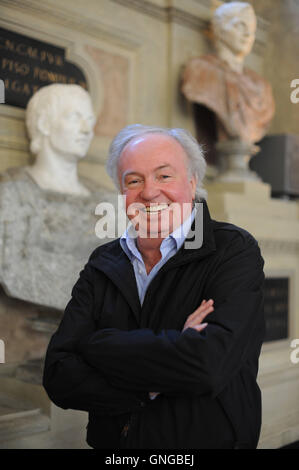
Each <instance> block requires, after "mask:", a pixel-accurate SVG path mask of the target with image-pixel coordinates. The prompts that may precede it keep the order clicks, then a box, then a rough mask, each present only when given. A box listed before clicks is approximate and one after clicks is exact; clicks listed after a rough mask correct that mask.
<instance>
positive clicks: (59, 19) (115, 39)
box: [1, 0, 142, 49]
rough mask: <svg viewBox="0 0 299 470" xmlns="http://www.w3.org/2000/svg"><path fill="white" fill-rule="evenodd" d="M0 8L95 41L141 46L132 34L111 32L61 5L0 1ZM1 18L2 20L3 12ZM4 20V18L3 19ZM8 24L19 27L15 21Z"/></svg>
mask: <svg viewBox="0 0 299 470" xmlns="http://www.w3.org/2000/svg"><path fill="white" fill-rule="evenodd" d="M1 6H2V7H3V6H4V7H8V8H9V10H11V11H12V10H18V11H20V12H22V13H25V14H27V15H28V14H30V15H32V16H35V17H40V18H41V19H42V20H43V21H45V20H46V21H49V22H53V23H55V24H58V25H61V26H63V27H64V28H69V29H73V30H75V31H80V32H83V33H85V34H88V35H89V36H91V37H94V38H96V39H99V38H103V39H107V38H108V39H109V41H111V42H112V43H115V44H118V45H124V44H125V45H126V46H127V47H130V48H132V49H137V48H139V47H140V46H141V45H142V44H141V42H140V38H137V37H135V36H134V33H133V32H132V31H130V33H126V32H125V31H123V30H120V29H118V28H117V27H114V28H113V30H111V27H110V26H107V25H106V24H104V23H102V22H101V20H100V19H99V18H96V19H92V18H88V17H84V16H82V15H79V14H78V13H75V12H74V11H75V10H70V9H67V8H64V7H63V6H62V5H61V6H60V7H59V9H56V8H54V7H53V5H50V4H47V2H46V1H43V2H40V1H39V0H1ZM1 13H2V18H3V16H4V15H3V12H1ZM13 16H14V17H15V15H13ZM3 19H4V18H3ZM10 22H13V23H14V24H17V25H19V23H17V22H16V21H15V19H11V21H10Z"/></svg>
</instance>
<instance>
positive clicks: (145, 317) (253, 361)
mask: <svg viewBox="0 0 299 470" xmlns="http://www.w3.org/2000/svg"><path fill="white" fill-rule="evenodd" d="M203 217H204V232H203V245H202V246H201V248H197V249H186V248H185V247H184V246H183V247H182V248H181V249H180V250H179V251H178V253H177V254H176V255H175V256H173V257H172V258H171V259H170V260H168V261H167V263H166V264H165V265H164V266H163V267H162V268H161V269H160V271H159V272H158V274H157V275H156V277H155V278H154V279H153V281H152V282H151V284H150V286H149V288H148V290H147V292H146V295H145V299H144V303H143V306H142V308H141V306H140V302H139V297H138V292H137V286H136V281H135V275H134V270H133V267H132V265H131V263H130V261H129V259H128V258H127V256H126V255H125V253H124V252H123V250H122V249H121V247H120V244H119V240H118V239H117V240H114V241H112V242H109V243H107V244H105V245H102V246H100V247H98V248H97V249H96V250H95V251H94V252H93V253H92V255H91V257H90V259H89V261H88V263H87V264H86V266H85V268H84V270H83V271H82V272H81V273H80V278H79V280H78V281H77V283H76V284H75V286H74V288H73V292H72V299H71V300H70V302H69V304H68V305H67V307H66V310H65V313H64V316H63V319H62V321H61V324H60V326H59V328H58V330H57V332H56V333H55V334H54V335H53V337H52V339H51V341H50V344H49V347H48V351H47V355H46V360H45V369H44V380H43V384H44V387H45V389H46V391H47V393H48V395H49V397H50V399H51V400H52V401H53V402H54V403H55V404H56V405H57V406H60V407H62V408H65V409H67V408H73V409H78V410H86V411H88V412H89V424H88V431H87V442H88V443H89V445H90V446H92V447H95V448H114V449H117V448H135V449H146V448H148V449H154V448H155V449H211V448H213V449H217V448H218V449H220V448H240V447H241V448H243V447H245V448H255V447H256V446H257V443H258V438H259V433H260V426H261V394H260V389H259V387H258V385H257V383H256V376H257V372H258V358H259V354H260V349H261V345H262V341H263V337H264V317H263V282H264V273H263V265H264V261H263V258H262V257H261V254H260V250H259V247H258V244H257V242H256V240H255V239H254V238H253V237H252V236H251V235H250V234H249V233H248V232H247V231H245V230H243V229H241V228H239V227H236V226H234V225H232V224H228V223H224V222H216V221H213V220H211V219H210V215H209V211H208V207H207V204H206V203H205V202H204V216H203ZM210 298H211V299H214V307H215V309H214V311H213V312H212V313H210V314H209V315H208V316H207V317H206V319H205V321H207V322H208V326H207V327H206V328H205V329H204V330H203V331H202V332H197V331H196V330H194V329H191V328H188V329H186V330H185V331H184V332H183V333H182V329H183V326H184V323H185V321H186V319H187V317H188V316H189V315H190V314H191V313H192V312H193V311H194V310H195V309H196V308H197V307H198V306H199V305H200V303H201V301H202V300H203V299H206V300H208V299H210ZM148 392H160V395H158V396H157V398H156V399H155V400H153V401H151V400H150V399H149V397H148Z"/></svg>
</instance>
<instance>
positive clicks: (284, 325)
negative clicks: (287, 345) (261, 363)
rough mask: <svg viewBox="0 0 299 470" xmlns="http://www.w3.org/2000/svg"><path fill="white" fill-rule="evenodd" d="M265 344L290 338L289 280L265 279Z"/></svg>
mask: <svg viewBox="0 0 299 470" xmlns="http://www.w3.org/2000/svg"><path fill="white" fill-rule="evenodd" d="M264 292H265V308H264V312H265V320H266V337H265V342H268V341H277V340H280V339H285V338H287V337H288V316H289V315H288V311H289V279H288V278H283V277H281V278H266V279H265V288H264Z"/></svg>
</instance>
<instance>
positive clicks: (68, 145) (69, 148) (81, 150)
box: [47, 93, 95, 160]
mask: <svg viewBox="0 0 299 470" xmlns="http://www.w3.org/2000/svg"><path fill="white" fill-rule="evenodd" d="M54 114H55V116H53V117H52V118H51V117H50V119H49V121H48V126H49V128H48V132H47V134H48V143H49V145H50V147H51V148H52V149H53V150H54V151H56V152H57V153H59V154H61V155H63V156H64V157H65V158H66V159H73V158H74V157H75V159H76V160H78V159H80V158H83V157H84V156H85V155H86V153H87V150H88V148H89V145H90V142H91V139H92V137H93V127H94V124H95V116H94V113H93V109H92V105H91V101H90V99H89V98H88V97H85V96H84V95H83V94H77V95H76V93H73V94H70V93H66V94H65V97H64V99H63V101H61V103H60V104H59V106H58V107H57V110H56V113H54Z"/></svg>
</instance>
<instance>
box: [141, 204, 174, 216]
mask: <svg viewBox="0 0 299 470" xmlns="http://www.w3.org/2000/svg"><path fill="white" fill-rule="evenodd" d="M168 207H169V204H166V203H162V204H152V205H151V206H146V207H144V208H142V209H141V210H142V212H146V213H147V214H157V213H158V212H161V211H164V210H165V209H167V208H168Z"/></svg>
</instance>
